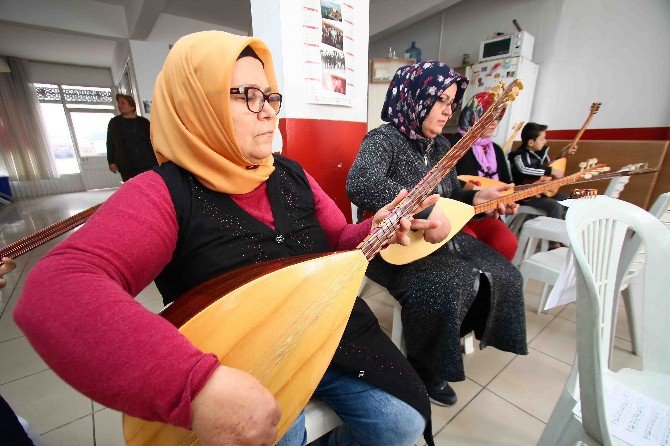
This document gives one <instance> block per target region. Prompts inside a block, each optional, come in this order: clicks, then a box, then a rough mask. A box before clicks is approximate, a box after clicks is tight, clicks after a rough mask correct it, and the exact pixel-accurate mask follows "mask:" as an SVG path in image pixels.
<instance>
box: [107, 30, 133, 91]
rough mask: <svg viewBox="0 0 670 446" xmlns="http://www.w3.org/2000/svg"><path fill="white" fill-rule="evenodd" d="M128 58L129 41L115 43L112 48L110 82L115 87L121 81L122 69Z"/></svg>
mask: <svg viewBox="0 0 670 446" xmlns="http://www.w3.org/2000/svg"><path fill="white" fill-rule="evenodd" d="M129 57H130V41H128V40H121V41H119V42H116V45H115V47H114V53H113V56H112V66H111V71H112V82H113V83H114V85H115V86H116V85H117V84H118V83H119V80H120V79H121V75H122V74H123V67H124V66H125V65H126V61H127V60H128V58H129Z"/></svg>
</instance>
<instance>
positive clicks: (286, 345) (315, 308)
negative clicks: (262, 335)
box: [249, 267, 360, 380]
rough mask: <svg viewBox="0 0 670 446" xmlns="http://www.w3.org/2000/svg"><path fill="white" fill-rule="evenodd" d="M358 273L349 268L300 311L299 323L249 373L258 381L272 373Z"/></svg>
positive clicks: (281, 337)
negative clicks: (332, 285)
mask: <svg viewBox="0 0 670 446" xmlns="http://www.w3.org/2000/svg"><path fill="white" fill-rule="evenodd" d="M359 272H360V269H359V268H357V267H355V268H351V269H350V270H349V271H348V272H347V273H346V274H345V276H344V277H343V278H342V280H340V281H338V283H337V285H336V286H335V287H334V288H333V289H332V290H327V291H324V292H321V293H320V294H319V296H318V297H317V298H315V299H314V300H312V302H311V303H310V305H309V306H308V307H307V308H306V309H305V310H304V311H301V313H302V315H301V317H300V321H299V322H298V323H297V324H295V323H294V324H291V330H290V331H289V332H286V333H284V334H283V336H280V337H278V338H277V341H276V342H274V343H273V344H272V345H271V346H269V348H268V349H267V350H268V351H270V352H273V353H271V354H270V355H267V356H266V358H267V360H266V361H263V362H261V363H259V364H257V365H256V366H255V367H253V368H252V369H251V370H250V371H249V373H252V374H253V375H254V376H256V377H257V378H258V379H259V380H262V379H263V378H264V377H265V376H266V375H267V374H268V373H269V372H270V371H272V369H273V368H274V366H275V365H276V362H278V361H280V360H281V359H282V358H283V357H284V356H285V355H286V353H287V352H288V351H290V350H291V349H292V348H293V347H294V346H295V345H297V344H298V343H300V342H301V341H302V339H303V338H304V336H305V335H306V334H307V331H308V330H307V328H308V327H310V326H312V325H313V324H314V322H316V320H317V319H318V318H319V317H320V316H321V314H322V313H323V309H324V308H325V307H326V306H327V305H328V304H329V303H330V302H331V301H332V298H333V297H334V296H338V295H340V293H341V291H342V290H343V289H344V288H345V287H347V286H349V284H350V283H351V281H352V280H353V278H354V277H355V276H356V275H357V274H359ZM296 305H297V304H296ZM263 363H265V364H263ZM261 370H262V373H259V374H256V372H259V371H261Z"/></svg>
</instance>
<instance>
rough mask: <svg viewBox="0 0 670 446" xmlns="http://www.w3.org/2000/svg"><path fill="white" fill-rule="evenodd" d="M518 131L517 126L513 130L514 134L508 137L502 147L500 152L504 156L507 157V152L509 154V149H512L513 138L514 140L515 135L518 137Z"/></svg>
mask: <svg viewBox="0 0 670 446" xmlns="http://www.w3.org/2000/svg"><path fill="white" fill-rule="evenodd" d="M520 131H521V126H520V125H519V126H517V127H516V128H515V129H514V132H512V136H510V137H509V139H508V140H507V142H506V143H505V145H504V146H503V147H502V151H503V153H504V154H505V155H507V152H509V149H510V148H511V147H512V144H514V138H516V135H518V134H519V132H520Z"/></svg>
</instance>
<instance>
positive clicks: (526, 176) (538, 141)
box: [508, 122, 568, 219]
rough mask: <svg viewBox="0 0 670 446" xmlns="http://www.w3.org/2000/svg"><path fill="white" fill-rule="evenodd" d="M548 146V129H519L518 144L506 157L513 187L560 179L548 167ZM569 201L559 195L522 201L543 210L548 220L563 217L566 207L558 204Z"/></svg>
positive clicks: (531, 125) (534, 126) (532, 124)
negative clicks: (519, 137)
mask: <svg viewBox="0 0 670 446" xmlns="http://www.w3.org/2000/svg"><path fill="white" fill-rule="evenodd" d="M546 143H547V126H546V125H543V124H537V123H535V122H529V123H527V124H526V125H525V126H524V127H523V130H521V145H520V146H519V147H518V148H517V149H516V150H513V151H512V152H510V154H509V155H508V158H509V162H510V165H511V168H512V178H513V179H514V184H528V183H534V182H537V181H549V180H552V179H557V178H561V177H562V175H561V174H559V173H558V172H556V171H554V170H553V169H552V168H551V166H549V164H550V163H551V159H550V158H549V147H548V146H547V145H546ZM566 198H568V196H567V195H565V194H564V193H562V192H557V193H556V194H555V195H554V196H553V197H547V196H545V195H543V196H535V197H531V198H528V199H526V200H524V201H522V203H523V204H525V205H528V206H531V207H534V208H537V209H540V210H543V211H545V212H546V213H547V216H548V217H553V218H561V219H562V218H565V213H566V211H567V208H566V207H565V206H563V205H562V204H560V203H559V202H560V201H561V200H565V199H566Z"/></svg>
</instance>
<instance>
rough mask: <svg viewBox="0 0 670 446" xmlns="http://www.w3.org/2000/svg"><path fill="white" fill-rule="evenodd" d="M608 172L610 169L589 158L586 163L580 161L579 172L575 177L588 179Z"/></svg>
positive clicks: (595, 159)
mask: <svg viewBox="0 0 670 446" xmlns="http://www.w3.org/2000/svg"><path fill="white" fill-rule="evenodd" d="M609 171H610V168H609V167H608V166H606V165H605V164H598V159H597V158H590V159H589V160H587V161H582V162H581V163H579V172H577V176H578V177H580V178H584V179H589V178H592V177H593V176H594V175H598V174H601V173H604V172H609Z"/></svg>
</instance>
